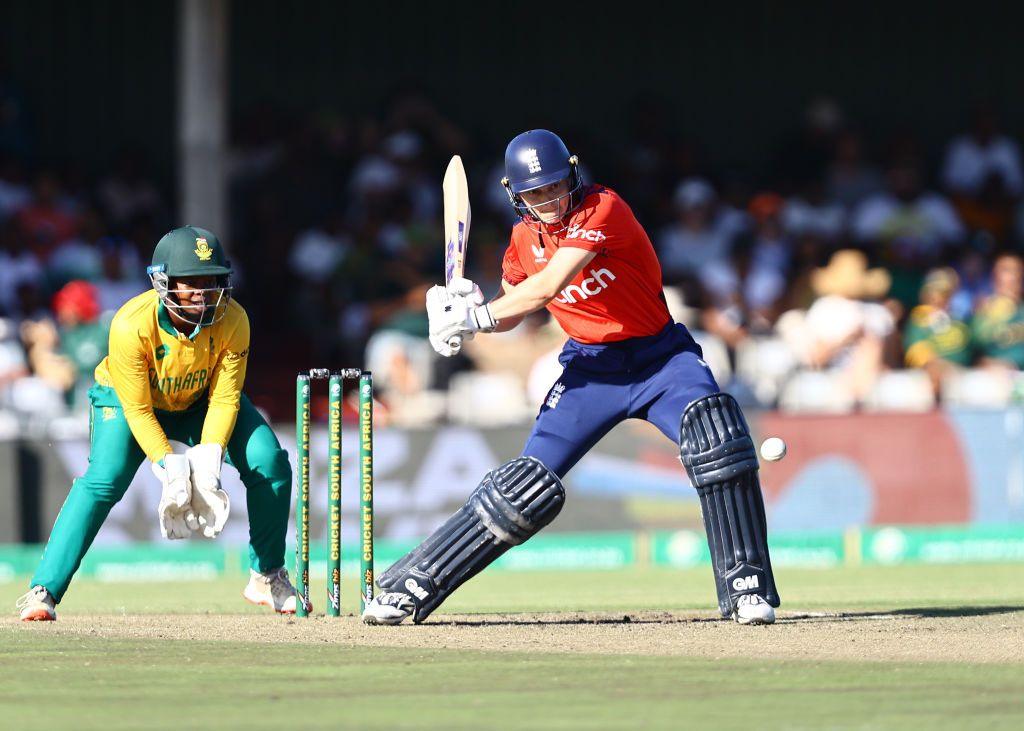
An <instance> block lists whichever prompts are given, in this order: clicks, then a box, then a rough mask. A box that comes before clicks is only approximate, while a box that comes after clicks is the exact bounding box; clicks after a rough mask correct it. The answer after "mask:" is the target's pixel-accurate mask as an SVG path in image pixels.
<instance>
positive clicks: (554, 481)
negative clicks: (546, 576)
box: [377, 457, 565, 622]
mask: <svg viewBox="0 0 1024 731" xmlns="http://www.w3.org/2000/svg"><path fill="white" fill-rule="evenodd" d="M564 503H565V489H564V488H563V487H562V483H561V481H560V480H559V479H558V476H557V475H555V473H554V472H552V471H551V470H549V469H548V468H547V467H545V466H544V465H543V464H542V463H541V462H540V460H538V459H536V458H534V457H517V458H516V459H513V460H512V461H510V462H506V463H505V464H503V465H502V466H501V467H498V468H497V469H495V470H492V471H491V472H488V473H487V475H486V476H485V477H484V479H483V481H482V482H481V483H480V485H479V487H477V488H476V490H474V491H473V494H472V495H470V497H469V500H468V501H466V504H465V505H463V506H462V507H461V508H459V510H458V512H456V513H455V515H453V516H452V517H450V518H449V519H448V520H447V521H445V523H444V524H443V525H442V526H441V527H440V528H438V529H437V530H435V531H434V532H433V534H431V536H430V537H429V538H427V539H426V540H425V541H423V543H421V544H420V545H419V546H418V547H417V548H415V549H414V550H413V551H412V552H410V553H409V554H408V555H406V556H405V557H404V558H402V559H400V560H399V561H397V562H396V563H395V564H394V565H393V566H391V567H390V568H389V569H388V570H387V571H385V572H384V573H383V574H381V576H380V578H379V579H378V580H377V584H378V585H379V586H380V588H381V589H382V590H383V591H401V592H405V593H407V594H409V596H410V597H411V598H412V600H413V602H414V603H415V605H416V611H415V613H414V614H413V621H414V622H422V621H423V620H424V619H426V618H427V617H428V616H430V613H431V612H433V611H434V609H436V608H437V607H438V606H440V605H441V602H443V601H444V600H445V599H446V598H447V597H448V595H449V594H451V593H452V592H453V591H455V590H456V589H457V588H458V587H459V586H461V585H462V584H463V582H465V581H467V580H468V579H470V578H472V577H473V576H475V575H476V574H478V573H479V572H480V571H482V570H483V569H484V568H485V567H487V566H488V565H489V564H490V563H491V562H492V561H494V560H495V559H496V558H498V556H500V555H501V554H503V553H505V551H507V550H508V549H510V548H511V547H512V546H517V545H519V544H520V543H523V542H524V541H526V540H528V539H529V538H530V537H531V536H533V535H536V534H537V532H538V531H540V530H541V528H543V527H544V526H546V525H547V524H548V523H550V522H551V521H552V520H554V519H555V516H557V515H558V513H559V512H560V511H561V509H562V505H563V504H564Z"/></svg>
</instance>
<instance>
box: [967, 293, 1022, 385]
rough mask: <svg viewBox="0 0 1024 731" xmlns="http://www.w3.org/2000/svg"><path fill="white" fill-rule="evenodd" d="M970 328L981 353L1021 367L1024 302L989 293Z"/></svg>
mask: <svg viewBox="0 0 1024 731" xmlns="http://www.w3.org/2000/svg"><path fill="white" fill-rule="evenodd" d="M971 329H972V330H973V332H974V340H975V342H976V343H977V346H978V352H979V354H980V355H983V356H987V357H989V358H999V359H1001V360H1006V361H1010V362H1011V363H1013V364H1014V365H1016V366H1017V367H1018V368H1024V305H1022V304H1021V303H1019V302H1017V301H1016V300H1013V299H1010V298H1009V297H1003V296H1001V295H997V294H995V295H992V296H991V297H989V298H988V299H986V300H985V301H984V302H982V303H981V305H980V306H979V307H978V310H977V312H976V313H975V315H974V319H973V321H972V322H971Z"/></svg>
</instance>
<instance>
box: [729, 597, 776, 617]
mask: <svg viewBox="0 0 1024 731" xmlns="http://www.w3.org/2000/svg"><path fill="white" fill-rule="evenodd" d="M732 618H733V619H735V620H736V621H737V622H739V623H740V624H774V623H775V609H774V607H772V605H771V604H769V603H768V602H766V601H765V600H764V597H761V596H758V595H757V594H744V595H743V596H741V597H740V598H739V599H737V600H736V607H735V608H734V609H733V610H732Z"/></svg>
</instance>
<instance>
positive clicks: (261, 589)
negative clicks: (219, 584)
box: [242, 567, 313, 614]
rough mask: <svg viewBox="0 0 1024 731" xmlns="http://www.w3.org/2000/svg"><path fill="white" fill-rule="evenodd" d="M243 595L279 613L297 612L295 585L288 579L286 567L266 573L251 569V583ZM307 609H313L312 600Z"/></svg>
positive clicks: (310, 610)
mask: <svg viewBox="0 0 1024 731" xmlns="http://www.w3.org/2000/svg"><path fill="white" fill-rule="evenodd" d="M242 596H244V597H245V598H246V599H247V600H249V601H250V602H252V603H253V604H259V605H260V606H264V607H270V608H271V609H273V610H274V611H275V612H277V613H278V614H295V587H294V586H292V582H291V581H290V580H289V579H288V569H286V568H283V567H282V568H279V569H277V570H275V571H268V572H267V573H265V574H261V573H260V572H259V571H253V570H252V569H249V584H248V585H247V586H246V587H245V591H243V592H242ZM306 611H307V612H312V611H313V604H312V603H311V602H307V603H306Z"/></svg>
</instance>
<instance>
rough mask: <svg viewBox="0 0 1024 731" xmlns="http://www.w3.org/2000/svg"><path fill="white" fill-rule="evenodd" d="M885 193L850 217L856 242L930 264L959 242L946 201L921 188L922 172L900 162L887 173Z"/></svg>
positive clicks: (960, 228)
mask: <svg viewBox="0 0 1024 731" xmlns="http://www.w3.org/2000/svg"><path fill="white" fill-rule="evenodd" d="M886 181H887V184H888V190H886V191H885V192H882V193H878V194H876V195H873V196H871V197H870V198H868V199H867V200H865V201H864V202H863V203H862V204H861V205H860V206H858V207H857V209H856V210H855V212H854V214H853V222H852V227H853V234H854V236H855V237H856V239H857V240H858V241H860V242H861V243H863V244H867V245H869V246H870V245H876V246H882V247H887V248H890V249H895V250H897V251H898V252H899V257H900V258H901V259H913V260H914V261H916V262H929V261H933V260H935V259H937V258H938V257H939V255H940V254H941V253H942V251H943V249H944V248H945V247H947V246H950V245H952V244H955V243H957V242H959V241H960V239H961V238H962V237H963V234H964V228H963V224H962V223H961V222H960V218H959V216H957V213H956V210H954V208H953V206H952V205H950V203H949V201H948V200H946V198H944V197H943V196H941V195H939V194H938V193H932V192H929V191H924V190H922V188H921V171H920V169H919V167H918V165H917V163H916V161H914V160H912V159H906V158H905V159H902V160H900V161H899V162H897V163H896V164H895V165H893V166H892V167H891V168H890V169H889V171H888V172H887V173H886Z"/></svg>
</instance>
